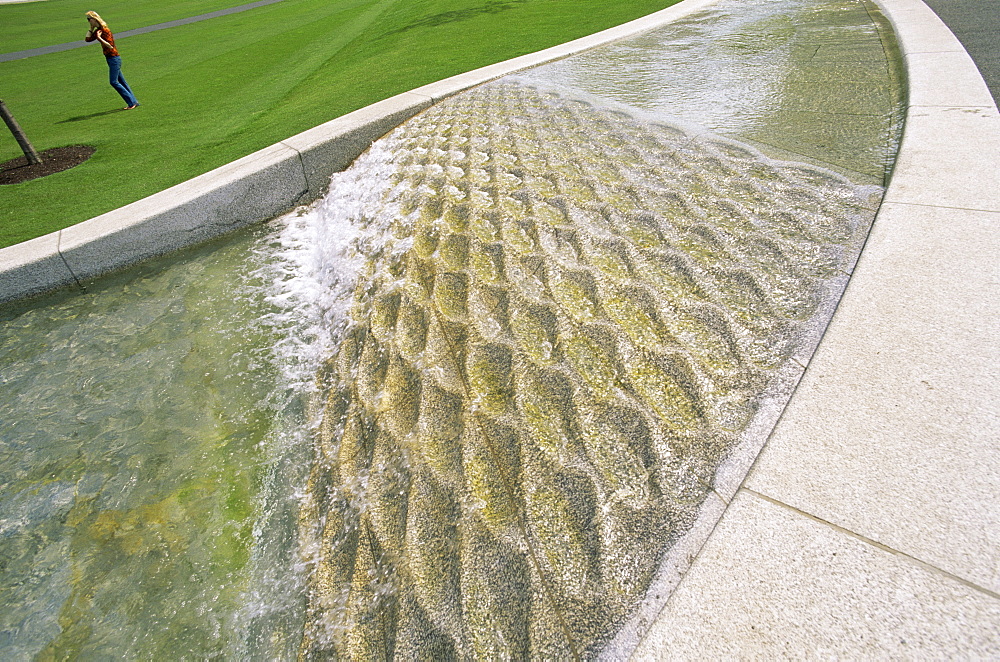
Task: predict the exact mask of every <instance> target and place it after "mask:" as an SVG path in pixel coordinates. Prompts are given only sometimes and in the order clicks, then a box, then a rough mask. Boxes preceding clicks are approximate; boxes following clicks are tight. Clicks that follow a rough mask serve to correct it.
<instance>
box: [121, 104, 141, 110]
mask: <svg viewBox="0 0 1000 662" xmlns="http://www.w3.org/2000/svg"><path fill="white" fill-rule="evenodd" d="M138 107H139V104H135V105H134V106H125V107H124V108H122V110H132V109H133V108H138Z"/></svg>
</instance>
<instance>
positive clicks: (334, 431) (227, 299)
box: [0, 0, 903, 659]
mask: <svg viewBox="0 0 1000 662" xmlns="http://www.w3.org/2000/svg"><path fill="white" fill-rule="evenodd" d="M886 25H887V24H886V22H885V20H884V19H883V18H882V17H881V15H880V14H879V13H878V11H877V9H876V8H875V7H874V5H872V4H871V3H868V2H864V1H862V0H779V1H777V2H776V1H772V0H768V1H764V0H760V1H755V2H747V1H745V0H744V1H741V2H735V1H723V2H720V3H719V4H718V5H716V6H714V7H713V8H711V9H710V10H707V11H704V12H701V13H699V14H696V15H692V16H689V17H688V18H685V19H683V20H681V21H679V22H677V23H675V24H673V25H670V26H668V27H665V28H663V29H660V30H657V31H655V32H651V33H647V34H645V35H642V36H639V37H637V38H634V39H630V40H627V41H623V42H617V43H615V44H612V45H609V46H605V47H601V48H597V49H593V50H591V51H587V52H585V53H583V54H580V55H577V56H574V57H572V58H568V59H565V60H562V61H558V62H555V63H552V64H549V65H546V66H543V67H539V68H536V69H533V70H530V71H527V72H523V73H521V74H519V75H516V76H509V77H507V78H504V79H501V80H499V81H495V82H493V83H490V84H488V85H485V86H481V87H479V88H476V89H473V90H470V91H468V92H466V93H463V94H460V95H458V96H456V97H454V98H452V99H449V100H446V101H445V102H442V103H441V104H439V105H437V106H435V107H433V108H431V109H429V110H428V111H426V112H424V113H422V114H421V115H419V116H417V117H415V118H413V119H412V120H410V121H409V122H407V123H406V124H404V125H403V126H401V127H400V128H399V129H397V130H396V131H394V132H392V133H391V134H390V135H389V136H387V137H386V138H384V139H382V140H380V141H378V142H377V143H376V144H375V145H374V146H373V147H372V149H371V150H369V151H368V152H367V153H366V154H364V155H362V157H361V158H359V159H358V161H357V162H356V164H355V165H354V166H352V168H350V169H349V170H348V171H346V172H345V173H342V174H339V175H336V176H335V177H334V179H333V182H332V185H331V192H330V194H329V195H328V196H327V197H326V198H324V199H323V200H321V201H320V202H318V203H317V204H315V205H312V206H311V207H309V208H306V209H302V210H299V211H297V212H295V213H293V214H290V215H288V216H286V217H284V218H281V219H276V220H274V221H272V222H270V223H268V224H266V225H264V226H261V227H258V228H255V229H253V230H251V231H248V232H245V233H242V234H241V235H239V236H235V237H230V238H227V239H226V240H224V241H220V242H216V243H214V244H211V245H207V246H202V247H200V248H198V249H195V250H191V251H188V252H186V253H184V254H182V255H180V256H174V257H172V258H170V259H167V260H161V261H158V262H152V263H149V264H146V265H143V266H142V267H140V268H138V269H136V270H133V271H130V272H128V273H124V274H119V275H116V276H113V277H109V278H106V279H103V280H101V281H100V282H98V283H96V284H94V285H92V286H91V287H90V288H89V290H88V292H86V293H85V294H78V293H68V292H64V293H60V294H56V295H53V296H50V297H47V298H45V299H41V300H34V301H32V302H30V303H27V304H22V305H19V306H13V307H11V306H8V307H6V308H4V309H2V310H0V385H2V388H0V420H2V421H3V427H2V431H0V456H2V462H0V595H2V596H3V597H2V602H0V649H2V650H3V651H4V652H5V657H8V658H10V659H15V658H16V659H29V658H34V657H45V658H48V657H59V658H62V657H77V656H79V657H84V658H104V657H128V658H138V659H148V658H157V659H159V658H163V657H170V658H192V659H201V658H207V657H218V656H221V657H225V658H262V659H293V658H297V657H302V658H307V659H326V658H332V657H338V658H339V657H345V658H359V659H367V658H384V657H389V656H396V657H400V658H410V657H435V658H437V657H446V658H447V657H461V658H465V657H477V658H494V657H515V658H525V657H545V658H549V657H551V658H564V657H574V656H586V657H590V656H593V655H597V654H599V653H600V651H601V650H602V648H603V647H604V646H605V645H606V644H607V642H608V641H609V640H610V639H611V638H612V637H613V636H614V635H615V633H616V631H618V629H619V628H621V626H622V625H623V624H624V623H626V622H627V621H628V619H629V618H630V616H631V615H633V614H634V613H635V610H636V609H637V605H639V603H640V602H641V601H642V600H643V599H644V598H645V597H646V592H647V589H648V587H649V586H650V584H651V582H653V581H654V579H655V577H656V575H657V573H658V570H659V567H660V563H661V561H662V559H663V555H664V554H665V553H666V552H667V551H668V550H669V549H670V546H671V545H672V544H673V543H674V542H675V541H676V540H678V539H679V538H681V537H682V536H684V535H685V533H686V532H687V531H688V530H689V528H690V527H691V525H692V523H693V521H694V518H695V517H696V516H697V514H698V507H699V505H700V503H701V502H702V500H703V499H704V498H705V497H706V495H707V494H708V493H709V491H710V490H711V489H712V485H713V480H714V477H715V472H716V470H717V468H718V466H719V463H720V462H722V461H723V460H724V459H725V458H726V457H727V456H728V455H729V454H730V453H731V452H732V451H733V449H734V448H735V447H736V446H737V445H738V444H740V443H741V442H743V441H745V439H746V437H747V435H748V434H750V432H749V430H750V429H751V427H752V422H753V421H754V420H755V417H756V416H757V415H758V410H759V408H760V406H761V402H763V401H764V400H765V399H767V398H773V397H775V393H776V392H780V391H781V390H782V389H783V388H785V387H787V385H788V384H787V380H786V378H785V377H782V375H785V374H786V371H785V368H787V367H788V366H789V365H790V364H791V363H792V362H793V361H794V357H796V356H798V355H801V353H802V352H803V351H807V350H808V349H809V348H810V347H811V346H812V343H813V342H815V338H816V333H817V329H818V328H821V327H822V324H823V323H825V320H826V319H827V317H828V315H829V314H830V310H831V309H832V308H831V307H832V305H834V304H835V301H836V299H837V297H838V296H839V292H840V290H841V288H842V287H843V284H844V282H845V280H846V277H847V274H848V273H849V271H850V269H851V268H852V265H853V263H854V260H855V259H856V257H857V254H858V251H859V250H860V246H861V244H862V243H863V241H864V238H865V236H866V234H867V230H868V227H869V225H870V223H871V221H872V219H873V217H874V213H875V210H876V208H877V205H878V202H879V200H880V196H881V192H882V188H881V186H882V184H883V183H884V180H885V177H886V173H887V171H888V169H889V168H890V167H891V163H892V160H893V157H894V154H895V149H896V145H897V141H898V134H899V130H900V124H901V112H902V111H901V103H900V102H901V98H902V90H903V85H902V81H901V79H900V75H899V71H900V68H899V58H898V53H897V52H896V48H895V45H894V41H893V39H892V36H891V33H890V31H889V30H888V28H887V27H886ZM783 380H785V381H783ZM665 597H666V596H661V597H660V599H661V600H662V599H665Z"/></svg>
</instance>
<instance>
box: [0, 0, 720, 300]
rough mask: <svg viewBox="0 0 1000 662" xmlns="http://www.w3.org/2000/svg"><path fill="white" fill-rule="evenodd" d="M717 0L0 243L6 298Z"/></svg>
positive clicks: (294, 188) (244, 203)
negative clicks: (531, 70)
mask: <svg viewBox="0 0 1000 662" xmlns="http://www.w3.org/2000/svg"><path fill="white" fill-rule="evenodd" d="M716 1H717V0H684V1H683V2H680V3H678V4H676V5H674V6H672V7H668V8H666V9H663V10H661V11H658V12H655V13H653V14H650V15H648V16H644V17H642V18H639V19H636V20H634V21H630V22H629V23H625V24H623V25H619V26H616V27H614V28H610V29H608V30H604V31H602V32H598V33H596V34H593V35H590V36H587V37H583V38H581V39H577V40H574V41H571V42H567V43H565V44H560V45H558V46H553V47H552V48H548V49H545V50H543V51H539V52H537V53H530V54H528V55H522V56H521V57H517V58H513V59H511V60H507V61H505V62H499V63H497V64H493V65H490V66H487V67H482V68H480V69H476V70H474V71H470V72H467V73H464V74H459V75H457V76H452V77H451V78H446V79H444V80H441V81H438V82H435V83H431V84H429V85H424V86H422V87H418V88H416V89H414V90H410V91H409V92H404V93H402V94H399V95H396V96H394V97H391V98H389V99H385V100H383V101H380V102H378V103H375V104H372V105H370V106H367V107H365V108H361V109H359V110H356V111H354V112H352V113H348V114H347V115H343V116H342V117H338V118H336V119H334V120H331V121H329V122H326V123H325V124H321V125H319V126H317V127H314V128H312V129H309V130H307V131H304V132H302V133H299V134H297V135H295V136H292V137H291V138H288V139H286V140H283V141H281V142H280V143H277V144H276V145H272V146H270V147H267V148H265V149H262V150H260V151H259V152H255V153H253V154H250V155H249V156H245V157H243V158H241V159H239V160H237V161H233V162H232V163H229V164H226V165H224V166H222V167H221V168H216V169H215V170H212V171H210V172H207V173H205V174H203V175H199V176H198V177H195V178H193V179H190V180H188V181H186V182H182V183H181V184H178V185H176V186H173V187H171V188H169V189H166V190H165V191H161V192H159V193H156V194H154V195H151V196H149V197H147V198H143V199H142V200H138V201H136V202H133V203H132V204H129V205H126V206H124V207H121V208H119V209H116V210H114V211H110V212H108V213H106V214H102V215H100V216H97V217H95V218H92V219H89V220H86V221H83V222H81V223H78V224H76V225H74V226H72V227H69V228H66V229H64V230H60V231H58V232H53V233H52V234H49V235H45V236H44V237H39V238H37V239H32V240H30V241H26V242H23V243H20V244H17V245H14V246H10V247H8V248H4V249H0V303H5V302H9V301H15V300H17V299H23V298H26V297H30V296H36V295H39V294H43V293H45V292H48V291H51V290H55V289H58V288H60V287H65V286H70V285H82V284H83V283H85V282H86V281H88V280H90V279H93V278H96V277H98V276H101V275H103V274H106V273H110V272H113V271H118V270H120V269H124V268H126V267H129V266H132V265H134V264H137V263H139V262H142V261H143V260H148V259H150V258H152V257H156V256H159V255H164V254H166V253H170V252H172V251H175V250H179V249H181V248H186V247H188V246H193V245H195V244H199V243H202V242H204V241H207V240H209V239H212V238H214V237H217V236H219V235H222V234H225V233H227V232H231V231H233V230H236V229H238V228H241V227H244V226H246V225H250V224H253V223H258V222H261V221H265V220H268V219H270V218H273V217H275V216H278V215H280V214H283V213H285V212H287V211H289V210H291V209H294V208H295V207H296V206H298V205H301V204H306V203H308V202H311V201H313V200H315V199H317V198H318V197H320V196H321V195H322V194H323V193H324V192H325V191H326V188H327V186H328V184H329V180H330V176H331V175H332V174H333V173H335V172H339V171H341V170H343V169H344V168H346V167H347V166H348V165H350V164H351V162H352V161H354V159H356V158H357V157H358V156H359V155H360V154H361V153H362V152H364V151H365V150H366V149H368V147H369V146H370V145H371V144H372V142H374V141H375V140H377V139H378V138H381V137H382V136H383V135H385V134H386V133H388V132H389V131H391V130H392V129H394V128H395V127H397V126H398V125H400V124H402V123H403V122H404V121H405V120H407V119H409V118H410V117H412V116H413V115H416V114H417V113H419V112H420V111H422V110H424V109H426V108H428V107H430V106H431V105H433V104H435V103H437V102H439V101H441V100H442V99H445V98H447V97H449V96H452V95H454V94H457V93H459V92H461V91H462V90H466V89H468V88H470V87H474V86H476V85H479V84H481V83H485V82H488V81H490V80H493V79H496V78H500V77H501V76H505V75H507V74H509V73H513V72H515V71H520V70H521V69H526V68H528V67H533V66H536V65H538V64H542V63H545V62H550V61H552V60H557V59H560V58H563V57H567V56H569V55H573V54H575V53H579V52H581V51H584V50H587V49H589V48H593V47H595V46H600V45H601V44H605V43H607V42H610V41H614V40H616V39H621V38H622V37H627V36H630V35H633V34H637V33H640V32H645V31H647V30H652V29H655V28H658V27H660V26H662V25H665V24H667V23H670V22H671V21H674V20H676V19H678V18H680V17H682V16H685V15H687V14H690V13H692V12H695V11H698V10H700V9H702V8H704V7H707V6H709V5H711V4H714V3H715V2H716Z"/></svg>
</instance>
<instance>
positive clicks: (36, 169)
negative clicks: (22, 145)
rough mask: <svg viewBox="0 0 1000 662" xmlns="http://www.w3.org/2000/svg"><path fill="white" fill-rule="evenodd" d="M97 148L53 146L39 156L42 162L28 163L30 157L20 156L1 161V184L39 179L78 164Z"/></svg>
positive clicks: (88, 146)
mask: <svg viewBox="0 0 1000 662" xmlns="http://www.w3.org/2000/svg"><path fill="white" fill-rule="evenodd" d="M94 151H95V148H93V147H91V146H90V145H69V146H68V147H53V148H52V149H47V150H45V151H44V152H40V153H39V154H38V156H39V157H40V158H41V159H42V162H41V163H39V164H37V165H28V157H26V156H19V157H17V158H16V159H11V160H10V161H4V162H3V163H0V184H20V183H21V182H26V181H28V180H29V179H38V178H39V177H44V176H45V175H51V174H53V173H56V172H62V171H63V170H69V169H70V168H72V167H74V166H78V165H80V164H81V163H83V162H84V161H86V160H87V159H89V158H90V157H91V155H92V154H93V153H94Z"/></svg>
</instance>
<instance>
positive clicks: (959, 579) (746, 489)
mask: <svg viewBox="0 0 1000 662" xmlns="http://www.w3.org/2000/svg"><path fill="white" fill-rule="evenodd" d="M739 491H740V492H747V493H748V494H752V495H754V496H756V497H760V498H761V499H763V500H764V501H767V502H769V503H772V504H774V505H776V506H780V507H782V508H785V509H787V510H790V511H792V512H793V513H796V514H798V515H802V516H803V517H806V518H808V519H811V520H813V521H814V522H819V523H820V524H824V525H826V526H827V527H829V528H831V529H833V530H834V531H837V532H839V533H843V534H845V535H847V536H850V537H852V538H854V539H856V540H859V541H861V542H863V543H866V544H868V545H871V546H872V547H876V548H878V549H880V550H882V551H883V552H888V553H890V554H894V555H896V556H900V557H903V558H905V559H907V560H909V561H912V562H913V563H915V564H916V565H919V566H920V567H922V568H924V569H925V570H930V571H932V572H935V573H937V574H941V575H944V576H945V577H948V578H949V579H952V580H954V581H956V582H959V583H960V584H964V585H965V586H967V587H969V588H971V589H975V590H976V591H978V592H980V593H983V594H985V595H987V596H989V597H991V598H993V599H995V600H1000V593H997V592H995V591H991V590H990V589H988V588H986V587H985V586H980V585H979V584H976V583H975V582H972V581H969V580H968V579H965V578H964V577H959V576H958V575H956V574H953V573H951V572H948V571H947V570H944V569H943V568H939V567H938V566H936V565H934V564H932V563H928V562H927V561H924V560H922V559H920V558H917V557H916V556H913V555H912V554H907V553H906V552H902V551H900V550H898V549H895V548H893V547H890V546H888V545H886V544H885V543H881V542H879V541H877V540H875V539H873V538H869V537H868V536H865V535H862V534H860V533H858V532H857V531H851V530H850V529H848V528H845V527H843V526H840V525H838V524H834V523H833V522H830V521H828V520H825V519H823V518H822V517H817V516H816V515H813V514H812V513H809V512H806V511H805V510H802V509H801V508H796V507H795V506H792V505H790V504H787V503H785V502H784V501H781V500H779V499H775V498H774V497H770V496H768V495H766V494H763V493H762V492H758V491H757V490H754V489H751V488H749V487H743V486H741V487H740V489H739Z"/></svg>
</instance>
